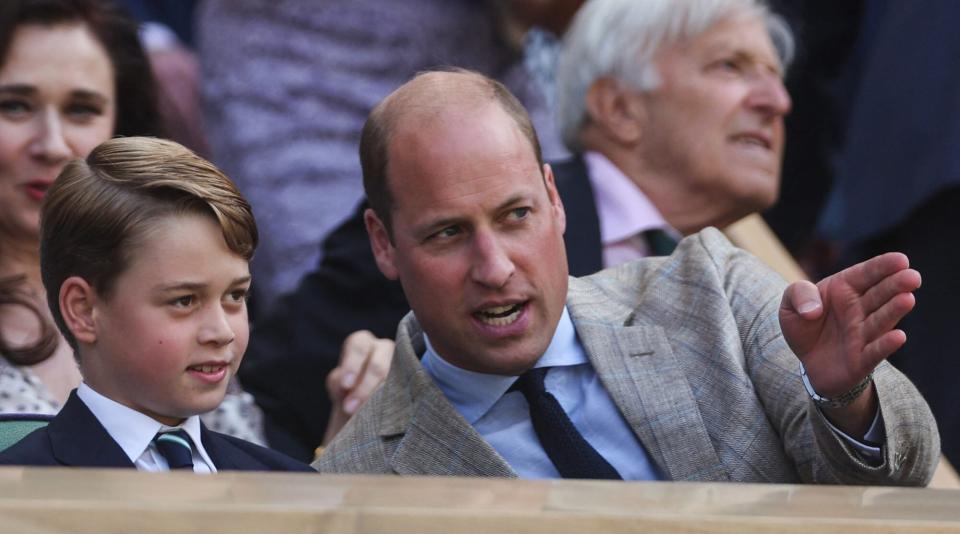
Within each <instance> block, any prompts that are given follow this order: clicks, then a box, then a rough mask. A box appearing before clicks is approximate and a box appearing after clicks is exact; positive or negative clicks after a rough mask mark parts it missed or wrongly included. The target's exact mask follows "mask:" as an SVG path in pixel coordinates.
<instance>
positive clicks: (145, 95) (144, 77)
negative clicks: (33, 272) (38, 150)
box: [0, 0, 162, 365]
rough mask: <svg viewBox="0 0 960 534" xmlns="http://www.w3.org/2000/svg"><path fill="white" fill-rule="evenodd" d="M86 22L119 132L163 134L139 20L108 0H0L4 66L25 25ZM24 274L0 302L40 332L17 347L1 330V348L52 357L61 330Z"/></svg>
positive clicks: (15, 359) (12, 354)
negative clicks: (20, 309)
mask: <svg viewBox="0 0 960 534" xmlns="http://www.w3.org/2000/svg"><path fill="white" fill-rule="evenodd" d="M30 24H34V25H41V26H56V25H61V24H82V25H84V26H85V27H86V28H88V29H89V30H90V33H91V34H93V36H94V37H95V39H97V41H99V43H100V44H101V45H102V46H103V48H104V50H105V51H106V53H107V56H108V57H109V59H110V64H111V66H112V67H113V69H112V70H113V78H114V88H115V92H116V99H117V101H116V123H115V124H114V134H116V135H124V136H133V135H159V134H161V133H162V132H161V130H160V121H159V117H160V115H159V111H158V107H157V89H156V84H155V81H154V77H153V72H152V71H151V69H150V61H149V59H148V58H147V55H146V53H145V52H144V50H143V47H142V46H141V45H140V39H139V36H138V34H137V26H136V24H135V23H134V22H133V21H132V20H131V19H130V18H129V17H127V16H126V15H125V14H124V12H123V11H122V10H121V9H120V8H118V7H117V6H116V5H115V4H114V3H113V2H111V1H109V0H0V67H2V66H3V64H4V63H6V60H7V53H8V52H9V50H10V46H11V45H12V43H13V37H14V34H15V33H16V31H17V30H18V29H19V28H20V27H21V26H24V25H30ZM25 279H26V277H25V276H24V275H17V276H11V277H4V278H2V279H0V305H16V306H24V307H26V308H27V309H29V310H31V311H33V312H34V313H35V315H36V316H37V318H38V320H39V321H40V327H41V329H40V337H39V339H38V340H37V341H36V342H35V343H33V344H30V345H27V346H23V347H13V346H11V345H9V344H8V343H7V342H6V340H4V339H3V336H2V334H0V352H2V354H3V356H4V357H6V358H7V359H8V360H9V361H10V362H12V363H14V364H17V365H32V364H35V363H39V362H41V361H43V360H45V359H47V358H49V357H50V356H51V355H52V354H53V352H54V351H55V350H56V348H57V344H58V341H59V340H58V338H57V332H56V329H55V328H54V327H53V325H52V324H50V322H49V319H47V317H46V316H45V314H43V313H40V310H39V309H37V304H36V303H34V299H33V298H32V296H31V295H30V294H28V293H27V292H26V290H25V287H24V286H25Z"/></svg>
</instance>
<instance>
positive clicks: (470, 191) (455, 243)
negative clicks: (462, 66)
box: [367, 103, 567, 375]
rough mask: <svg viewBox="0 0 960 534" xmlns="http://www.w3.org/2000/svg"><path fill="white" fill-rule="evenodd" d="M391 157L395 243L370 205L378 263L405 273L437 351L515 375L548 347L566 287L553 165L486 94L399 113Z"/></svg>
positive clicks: (469, 365) (474, 366) (397, 274)
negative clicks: (416, 113) (427, 110)
mask: <svg viewBox="0 0 960 534" xmlns="http://www.w3.org/2000/svg"><path fill="white" fill-rule="evenodd" d="M423 115H428V114H423ZM389 162H390V163H389V166H388V175H389V187H390V191H391V193H392V195H393V198H394V201H395V202H394V209H393V212H392V223H393V237H394V242H393V243H390V241H389V239H388V237H387V234H386V232H385V230H384V229H383V226H382V224H380V221H379V220H378V219H377V218H376V216H375V215H374V214H373V212H372V211H368V212H367V228H368V231H369V232H370V235H371V240H372V243H373V248H374V252H375V255H376V257H377V263H378V265H379V266H380V269H381V271H383V273H384V274H385V275H386V276H387V277H388V278H399V279H400V282H401V284H402V285H403V289H404V293H406V296H407V300H408V301H409V303H410V307H411V308H412V309H413V311H414V314H415V315H416V317H417V319H418V321H419V322H420V324H421V325H422V327H423V329H424V331H425V332H426V333H427V335H428V336H429V337H430V342H431V343H432V345H433V347H434V349H436V351H437V352H438V353H439V354H440V355H441V356H442V357H443V358H444V359H446V360H447V361H449V362H450V363H452V364H454V365H457V366H458V367H461V368H463V369H468V370H472V371H479V372H485V373H494V374H503V375H516V374H520V373H522V372H523V371H525V370H526V369H528V368H529V367H531V366H532V365H533V363H535V362H536V360H537V359H539V358H540V356H541V355H542V354H543V353H544V351H546V349H547V346H548V345H549V344H550V341H551V339H552V337H553V333H554V330H555V329H556V326H557V322H558V321H559V320H560V315H561V314H562V312H563V306H564V302H565V300H566V295H567V259H566V251H565V249H564V245H563V231H564V227H565V224H566V222H565V216H564V212H563V206H562V205H561V203H560V199H559V196H558V195H557V192H556V188H555V186H554V182H553V175H552V173H551V172H550V170H549V167H545V168H544V169H543V172H545V173H546V180H544V177H543V175H542V174H541V169H540V167H539V165H538V163H537V160H536V157H535V155H534V152H533V148H532V147H531V146H530V143H529V142H528V141H527V139H526V138H525V137H524V136H523V135H522V134H521V133H520V131H519V130H518V128H517V126H516V124H515V123H514V121H513V119H511V118H510V117H509V116H508V115H507V114H506V113H505V112H504V111H503V110H501V109H500V107H499V106H498V105H496V104H493V103H490V104H485V105H481V106H466V105H465V106H463V109H459V108H456V109H454V108H444V109H443V110H442V111H441V112H439V113H437V114H433V115H429V116H427V117H423V116H421V117H418V118H409V119H405V120H402V121H401V124H400V125H398V127H397V128H396V129H395V131H394V133H393V135H392V136H391V141H390V146H389ZM544 181H546V187H544Z"/></svg>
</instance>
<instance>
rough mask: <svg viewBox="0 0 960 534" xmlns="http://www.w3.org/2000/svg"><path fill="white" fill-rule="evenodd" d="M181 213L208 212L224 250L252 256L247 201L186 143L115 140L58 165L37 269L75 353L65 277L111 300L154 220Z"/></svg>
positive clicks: (43, 215)
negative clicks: (64, 305) (64, 300)
mask: <svg viewBox="0 0 960 534" xmlns="http://www.w3.org/2000/svg"><path fill="white" fill-rule="evenodd" d="M184 213H201V214H204V215H209V216H211V217H212V218H214V219H215V220H216V221H217V223H218V224H219V225H220V228H221V229H222V230H223V237H224V240H225V241H226V243H227V247H229V248H230V250H232V251H233V252H234V253H236V254H238V255H240V256H242V257H243V258H245V259H246V260H248V261H249V260H250V259H251V258H252V257H253V251H254V250H255V249H256V247H257V239H258V237H257V236H258V234H257V224H256V222H255V221H254V219H253V210H251V208H250V204H249V203H247V201H246V200H245V199H244V198H243V196H242V195H241V194H240V191H238V190H237V188H236V186H235V185H234V184H233V182H231V181H230V179H229V178H227V177H226V175H224V174H223V172H221V171H220V169H218V168H217V167H216V166H214V165H213V164H212V163H210V162H209V161H207V160H205V159H203V158H201V157H200V156H198V155H196V154H195V153H193V152H192V151H190V149H188V148H186V147H183V146H181V145H179V144H177V143H175V142H173V141H167V140H164V139H156V138H152V137H120V138H116V139H111V140H109V141H106V142H104V143H102V144H101V145H100V146H98V147H97V148H95V149H93V151H92V152H91V153H90V155H89V156H88V157H87V159H86V160H74V161H72V162H70V163H69V164H68V165H67V166H66V167H65V168H64V169H63V172H61V173H60V176H58V177H57V180H56V181H55V182H54V183H53V187H51V188H50V190H49V191H48V192H47V196H46V198H45V199H44V203H43V207H42V208H41V212H40V274H41V277H42V278H43V285H44V287H45V288H46V289H47V304H48V305H49V307H50V312H51V313H52V314H53V319H54V321H55V322H56V323H57V327H58V328H60V332H61V333H62V334H63V337H64V338H66V340H67V342H69V343H70V345H71V346H72V347H73V348H74V350H76V349H77V342H76V339H75V338H74V337H73V334H72V333H71V332H70V330H69V329H68V328H67V327H66V324H65V323H64V320H63V315H62V314H61V312H60V286H61V285H63V282H64V280H66V279H67V278H69V277H71V276H79V277H81V278H83V279H84V280H86V281H87V283H89V284H90V285H91V286H93V288H94V289H95V290H96V291H97V293H98V294H99V295H100V296H102V297H103V298H109V297H110V295H111V292H112V290H113V285H114V283H115V282H116V279H117V277H119V276H120V275H121V274H122V273H123V272H124V271H125V270H126V268H127V267H128V266H129V265H130V261H131V256H132V254H133V253H134V250H135V248H136V246H137V245H138V244H139V243H140V240H141V239H142V238H143V236H144V235H145V234H146V233H147V232H148V231H149V229H150V228H151V227H152V226H153V225H154V223H156V221H157V220H158V219H161V218H163V217H168V216H176V215H180V214H184Z"/></svg>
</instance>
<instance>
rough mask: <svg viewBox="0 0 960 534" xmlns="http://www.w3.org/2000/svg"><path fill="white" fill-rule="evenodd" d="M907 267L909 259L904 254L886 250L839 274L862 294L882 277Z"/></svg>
mask: <svg viewBox="0 0 960 534" xmlns="http://www.w3.org/2000/svg"><path fill="white" fill-rule="evenodd" d="M909 267H910V260H909V259H907V256H906V255H905V254H901V253H899V252H888V253H886V254H881V255H879V256H875V257H873V258H870V259H869V260H867V261H864V262H861V263H858V264H856V265H854V266H853V267H849V268H847V269H844V270H843V271H840V273H839V274H840V275H841V276H843V279H844V280H845V281H846V282H847V283H848V284H850V286H851V287H853V288H854V289H855V290H856V291H857V292H858V293H861V294H862V293H864V292H866V291H867V290H868V289H870V288H871V287H873V286H875V285H877V284H878V283H880V281H881V280H883V279H884V278H886V277H888V276H890V275H891V274H893V273H895V272H898V271H902V270H904V269H908V268H909Z"/></svg>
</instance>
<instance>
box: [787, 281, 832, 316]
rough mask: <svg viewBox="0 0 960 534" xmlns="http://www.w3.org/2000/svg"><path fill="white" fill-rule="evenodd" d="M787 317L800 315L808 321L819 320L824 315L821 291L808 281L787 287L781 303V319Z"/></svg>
mask: <svg viewBox="0 0 960 534" xmlns="http://www.w3.org/2000/svg"><path fill="white" fill-rule="evenodd" d="M785 315H787V316H789V315H799V316H800V317H802V318H803V319H806V320H808V321H813V320H816V319H819V318H820V316H821V315H823V301H822V300H821V299H820V289H819V288H818V287H817V286H816V285H815V284H814V283H813V282H809V281H807V280H801V281H799V282H794V283H792V284H790V285H789V286H787V289H786V290H784V292H783V299H782V300H781V301H780V317H781V318H784V316H785Z"/></svg>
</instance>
